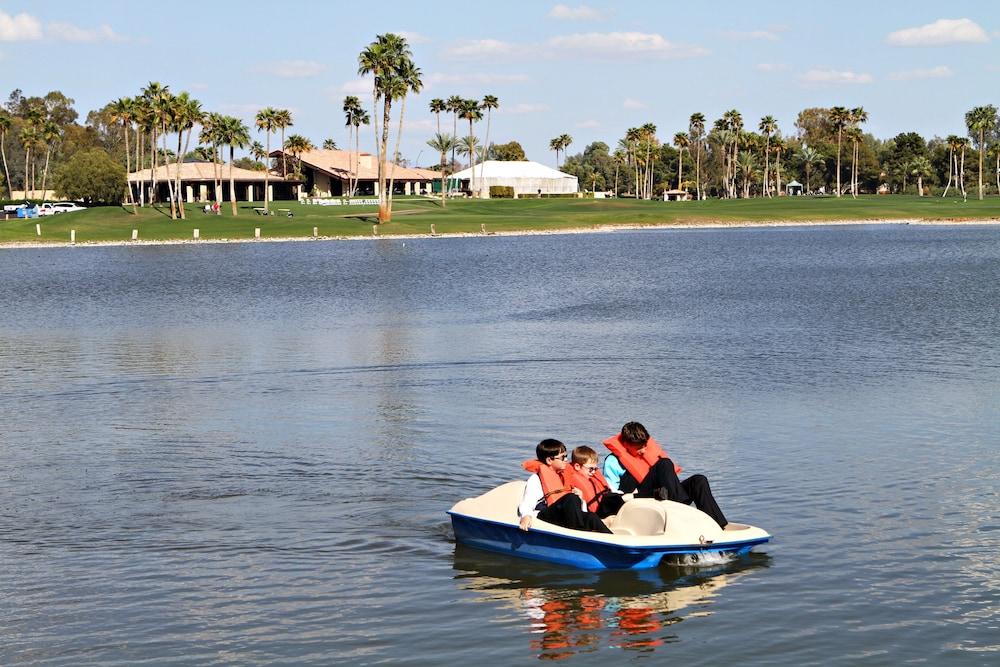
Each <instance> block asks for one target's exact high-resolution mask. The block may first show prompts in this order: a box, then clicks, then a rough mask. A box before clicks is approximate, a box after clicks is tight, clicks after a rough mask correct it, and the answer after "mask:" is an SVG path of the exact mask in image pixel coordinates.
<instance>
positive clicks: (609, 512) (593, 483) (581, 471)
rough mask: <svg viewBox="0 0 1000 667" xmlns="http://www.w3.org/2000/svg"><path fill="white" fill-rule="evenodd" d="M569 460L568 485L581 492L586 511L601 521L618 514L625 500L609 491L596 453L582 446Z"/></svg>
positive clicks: (609, 488) (574, 451)
mask: <svg viewBox="0 0 1000 667" xmlns="http://www.w3.org/2000/svg"><path fill="white" fill-rule="evenodd" d="M570 459H571V461H572V462H571V463H570V465H569V467H568V469H567V470H568V471H569V473H570V475H571V477H570V483H571V484H572V485H573V488H576V489H580V491H582V492H583V502H585V503H586V504H587V510H588V511H590V512H593V513H594V514H596V515H597V516H598V517H600V518H602V519H606V518H608V517H609V516H614V515H615V514H618V510H620V509H621V508H622V505H624V504H625V499H624V498H623V497H622V495H621V494H619V493H615V492H614V491H612V490H611V487H610V486H609V485H608V482H607V480H606V479H604V475H602V474H601V470H600V467H599V466H598V462H599V461H598V458H597V452H595V451H594V450H593V449H591V448H590V447H587V446H586V445H583V446H581V447H577V448H576V449H574V450H573V453H572V455H571V456H570Z"/></svg>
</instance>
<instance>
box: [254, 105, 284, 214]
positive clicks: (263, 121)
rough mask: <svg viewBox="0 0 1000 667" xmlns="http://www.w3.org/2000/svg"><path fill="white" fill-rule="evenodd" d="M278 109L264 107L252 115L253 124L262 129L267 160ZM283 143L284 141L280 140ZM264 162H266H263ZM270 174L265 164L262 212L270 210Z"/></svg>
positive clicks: (269, 154)
mask: <svg viewBox="0 0 1000 667" xmlns="http://www.w3.org/2000/svg"><path fill="white" fill-rule="evenodd" d="M277 121H278V110H277V109H275V108H274V107H265V108H264V109H261V110H260V111H258V112H257V115H256V116H255V117H254V125H255V126H256V127H257V130H258V131H259V130H264V143H265V145H266V148H265V150H266V152H267V158H266V159H267V160H268V161H270V159H271V133H272V132H274V130H275V128H277V127H278V124H277ZM282 144H284V141H282ZM265 164H266V163H265ZM270 176H271V168H270V165H267V169H265V170H264V213H268V212H269V211H270V207H269V206H268V203H269V202H270V200H271V186H270V182H269V181H270Z"/></svg>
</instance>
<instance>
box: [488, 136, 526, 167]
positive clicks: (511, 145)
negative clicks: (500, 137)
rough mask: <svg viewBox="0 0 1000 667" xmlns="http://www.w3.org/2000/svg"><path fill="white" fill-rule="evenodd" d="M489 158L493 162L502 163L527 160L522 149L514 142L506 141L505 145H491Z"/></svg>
mask: <svg viewBox="0 0 1000 667" xmlns="http://www.w3.org/2000/svg"><path fill="white" fill-rule="evenodd" d="M489 156H490V157H491V158H492V159H494V160H501V161H504V162H518V161H523V160H527V159H528V158H527V157H526V156H525V154H524V148H522V147H521V144H520V143H518V142H516V141H508V142H507V143H505V144H493V145H492V146H490V150H489Z"/></svg>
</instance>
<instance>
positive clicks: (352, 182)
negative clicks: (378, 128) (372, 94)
mask: <svg viewBox="0 0 1000 667" xmlns="http://www.w3.org/2000/svg"><path fill="white" fill-rule="evenodd" d="M342 109H343V111H344V125H345V126H346V127H347V146H348V148H350V146H351V137H352V136H353V137H354V151H353V152H351V153H349V154H348V159H349V160H350V161H351V169H350V171H349V172H348V174H347V192H348V196H351V197H353V196H354V191H355V188H357V175H358V167H359V165H358V162H359V161H360V159H361V158H360V141H361V139H360V136H359V134H360V128H361V126H362V125H367V124H368V123H369V122H370V120H371V119H370V118H369V116H368V112H367V111H365V110H364V109H363V108H362V106H361V100H359V99H358V98H357V97H355V96H354V95H348V96H347V97H345V98H344V106H343V107H342Z"/></svg>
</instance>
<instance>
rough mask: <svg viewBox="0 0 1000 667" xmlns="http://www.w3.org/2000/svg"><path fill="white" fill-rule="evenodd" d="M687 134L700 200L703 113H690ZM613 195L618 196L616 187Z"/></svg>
mask: <svg viewBox="0 0 1000 667" xmlns="http://www.w3.org/2000/svg"><path fill="white" fill-rule="evenodd" d="M688 136H689V137H690V138H691V141H692V142H694V151H695V160H694V183H695V189H696V190H697V192H698V199H699V200H701V199H704V198H705V195H704V194H703V193H702V191H701V147H702V144H703V143H704V141H705V114H703V113H693V114H691V118H690V119H689V120H688ZM616 182H617V179H616ZM615 196H616V197H617V196H618V193H617V189H616V192H615Z"/></svg>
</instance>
